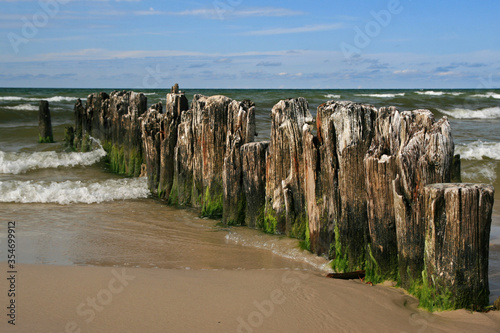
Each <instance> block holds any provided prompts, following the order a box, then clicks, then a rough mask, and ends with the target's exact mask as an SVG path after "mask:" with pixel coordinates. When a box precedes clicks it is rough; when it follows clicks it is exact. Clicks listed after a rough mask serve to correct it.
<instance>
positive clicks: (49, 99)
mask: <svg viewBox="0 0 500 333" xmlns="http://www.w3.org/2000/svg"><path fill="white" fill-rule="evenodd" d="M78 98H80V97H70V96H52V97H47V98H45V97H40V98H33V97H19V96H0V101H14V102H15V101H30V102H37V101H41V100H45V101H47V102H72V101H76V100H77V99H78Z"/></svg>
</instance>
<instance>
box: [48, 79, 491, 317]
mask: <svg viewBox="0 0 500 333" xmlns="http://www.w3.org/2000/svg"><path fill="white" fill-rule="evenodd" d="M47 109H48V107H47ZM40 112H42V104H41V106H40ZM271 118H272V127H271V136H270V137H271V139H270V141H267V142H254V139H255V135H256V128H255V105H254V103H253V102H251V101H235V100H232V99H230V98H227V97H225V96H220V95H216V96H210V97H207V96H203V95H194V97H193V100H192V101H191V105H189V103H188V100H187V98H186V97H185V94H184V93H182V92H179V90H178V86H174V87H172V90H171V92H170V93H168V94H167V96H166V103H165V105H162V103H157V104H154V105H152V106H150V107H149V108H148V107H147V100H146V97H145V96H144V95H143V94H142V93H135V92H125V91H114V92H112V93H111V94H110V95H108V94H106V93H103V92H101V93H94V94H91V95H89V96H88V98H87V101H86V104H85V105H84V104H83V103H82V102H81V101H80V100H78V102H77V103H76V105H75V128H74V129H73V128H72V129H71V131H73V132H74V135H75V138H74V141H73V139H71V141H72V142H71V143H70V144H73V145H74V146H75V147H77V148H82V147H83V146H85V142H86V140H87V141H88V138H89V136H92V137H94V138H97V139H99V140H100V141H101V143H102V145H103V147H104V148H105V149H106V150H107V152H108V161H109V163H110V167H111V168H112V170H113V171H115V172H119V173H124V174H127V175H131V176H137V175H139V173H140V171H141V166H142V168H144V167H143V165H145V166H146V174H147V176H148V186H149V188H150V190H151V192H152V194H153V195H155V196H157V197H159V198H160V199H162V200H165V201H166V202H168V203H169V204H172V205H177V206H180V207H186V206H189V207H198V208H200V210H201V214H202V215H204V216H210V217H219V216H220V217H222V220H223V222H224V223H225V224H228V225H247V226H249V227H252V228H258V229H261V230H263V231H265V232H269V233H276V234H286V235H288V236H290V237H296V238H298V239H300V240H302V244H303V245H304V247H306V248H308V249H309V250H310V251H312V252H314V253H317V254H324V255H327V256H329V257H330V258H332V259H333V260H332V267H333V268H334V269H335V270H336V271H339V272H348V271H354V270H359V269H363V270H366V278H367V279H368V280H370V281H373V282H380V281H383V280H387V279H389V280H395V281H398V282H399V284H400V285H401V286H402V287H403V288H406V289H407V290H409V291H411V292H412V293H414V294H415V295H417V296H418V297H420V299H421V304H423V305H424V306H425V307H427V308H431V309H432V308H436V307H439V308H443V309H445V308H473V309H480V308H482V307H484V306H486V305H487V304H488V296H489V286H488V251H489V236H490V227H491V212H492V206H493V195H494V190H493V187H492V186H491V185H485V184H463V183H460V157H459V156H455V155H454V144H453V138H452V135H451V129H450V124H449V122H448V120H447V119H446V117H444V118H443V119H440V120H435V119H434V116H433V114H432V113H431V112H430V111H428V110H414V111H399V110H397V109H396V108H394V107H382V108H380V109H377V108H375V107H373V106H371V105H366V104H359V103H352V102H345V101H328V102H326V103H324V104H321V105H320V106H319V107H318V109H317V116H316V121H315V123H314V119H313V117H312V116H311V113H310V111H309V107H308V103H307V100H305V99H304V98H296V99H288V100H282V101H280V102H278V103H277V104H276V105H275V106H274V107H273V108H272V110H271ZM41 135H42V134H41ZM452 182H453V183H452Z"/></svg>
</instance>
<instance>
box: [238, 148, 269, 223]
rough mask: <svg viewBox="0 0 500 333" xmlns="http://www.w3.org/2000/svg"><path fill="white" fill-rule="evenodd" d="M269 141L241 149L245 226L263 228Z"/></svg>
mask: <svg viewBox="0 0 500 333" xmlns="http://www.w3.org/2000/svg"><path fill="white" fill-rule="evenodd" d="M268 148H269V141H264V142H252V143H247V144H245V145H243V146H241V148H240V153H241V164H242V174H243V193H242V194H241V195H244V196H245V224H246V225H247V226H248V227H250V228H261V225H262V223H263V221H264V208H265V205H266V155H267V154H268Z"/></svg>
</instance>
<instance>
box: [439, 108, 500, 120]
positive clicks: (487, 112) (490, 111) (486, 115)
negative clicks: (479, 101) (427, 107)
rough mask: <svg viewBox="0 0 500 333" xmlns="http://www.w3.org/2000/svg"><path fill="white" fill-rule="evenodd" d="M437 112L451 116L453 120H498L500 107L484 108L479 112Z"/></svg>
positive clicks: (457, 110)
mask: <svg viewBox="0 0 500 333" xmlns="http://www.w3.org/2000/svg"><path fill="white" fill-rule="evenodd" d="M438 110H439V112H441V113H444V114H446V115H448V116H451V117H453V118H455V119H496V118H500V107H498V106H496V107H492V108H485V109H480V110H470V109H460V108H457V109H452V110H442V109H438Z"/></svg>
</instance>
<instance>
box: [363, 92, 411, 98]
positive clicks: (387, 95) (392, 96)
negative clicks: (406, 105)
mask: <svg viewBox="0 0 500 333" xmlns="http://www.w3.org/2000/svg"><path fill="white" fill-rule="evenodd" d="M404 95H405V93H397V94H355V96H362V97H377V98H394V97H402V96H404Z"/></svg>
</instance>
